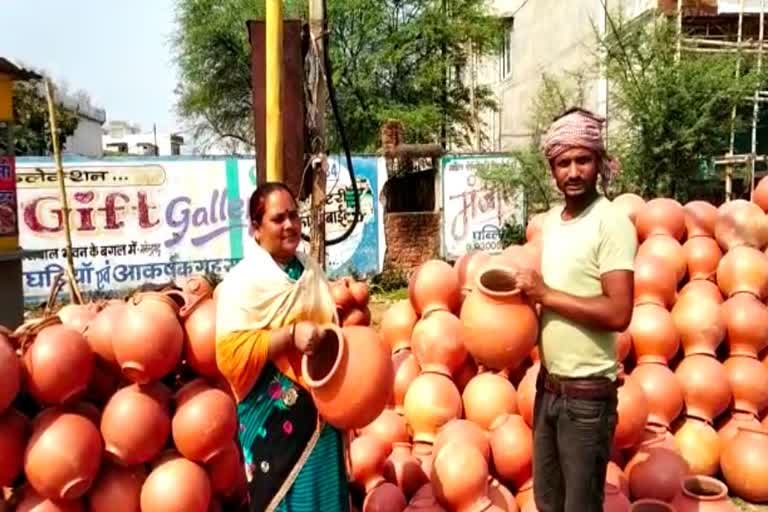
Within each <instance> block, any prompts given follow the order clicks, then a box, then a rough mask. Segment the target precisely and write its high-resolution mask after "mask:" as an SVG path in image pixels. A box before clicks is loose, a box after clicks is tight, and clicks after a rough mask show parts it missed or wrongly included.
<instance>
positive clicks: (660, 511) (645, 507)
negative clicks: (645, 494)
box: [629, 499, 677, 512]
mask: <svg viewBox="0 0 768 512" xmlns="http://www.w3.org/2000/svg"><path fill="white" fill-rule="evenodd" d="M629 512H677V510H675V508H674V507H673V506H672V505H670V504H669V503H666V502H664V501H661V500H653V499H644V500H637V501H635V502H633V503H632V505H630V506H629Z"/></svg>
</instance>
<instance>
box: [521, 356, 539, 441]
mask: <svg viewBox="0 0 768 512" xmlns="http://www.w3.org/2000/svg"><path fill="white" fill-rule="evenodd" d="M540 367H541V363H540V362H537V363H533V364H532V365H531V367H530V368H528V370H527V371H526V372H525V375H524V376H523V378H522V380H521V381H520V384H518V386H517V410H518V411H520V416H521V417H522V418H523V419H524V420H525V423H526V425H528V426H529V427H530V428H533V404H534V402H535V401H536V379H537V378H538V376H539V368H540Z"/></svg>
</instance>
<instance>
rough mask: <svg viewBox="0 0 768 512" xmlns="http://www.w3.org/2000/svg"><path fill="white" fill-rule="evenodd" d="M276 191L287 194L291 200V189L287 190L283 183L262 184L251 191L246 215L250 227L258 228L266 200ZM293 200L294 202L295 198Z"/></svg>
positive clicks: (270, 182) (262, 217)
mask: <svg viewBox="0 0 768 512" xmlns="http://www.w3.org/2000/svg"><path fill="white" fill-rule="evenodd" d="M278 190H283V191H285V192H287V193H288V195H289V196H291V197H292V198H293V192H291V189H289V188H288V186H287V185H286V184H285V183H281V182H279V181H268V182H266V183H262V184H261V185H259V186H258V187H256V190H254V191H253V194H251V199H250V201H249V202H248V215H249V217H250V218H251V225H252V226H259V225H260V224H261V221H262V220H263V219H264V212H265V210H266V208H267V206H266V205H267V198H268V197H269V195H270V194H272V192H277V191H278ZM293 200H294V202H295V201H296V199H295V198H294V199H293Z"/></svg>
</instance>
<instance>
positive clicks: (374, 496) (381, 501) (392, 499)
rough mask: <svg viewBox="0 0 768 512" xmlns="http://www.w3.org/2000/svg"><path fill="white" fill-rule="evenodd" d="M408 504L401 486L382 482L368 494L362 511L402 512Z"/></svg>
mask: <svg viewBox="0 0 768 512" xmlns="http://www.w3.org/2000/svg"><path fill="white" fill-rule="evenodd" d="M407 505H408V502H407V501H406V500H405V495H404V494H403V491H401V490H400V488H399V487H397V486H396V485H395V484H392V483H389V482H382V483H380V484H379V485H377V486H376V487H375V488H373V489H371V491H370V492H368V494H366V496H365V500H364V501H363V510H362V512H378V511H382V512H390V511H391V512H401V511H403V510H405V507H406V506H407Z"/></svg>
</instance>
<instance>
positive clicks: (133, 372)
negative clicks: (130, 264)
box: [112, 292, 184, 384]
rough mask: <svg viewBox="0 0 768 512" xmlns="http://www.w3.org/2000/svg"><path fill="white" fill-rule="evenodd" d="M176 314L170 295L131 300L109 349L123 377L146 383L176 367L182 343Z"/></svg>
mask: <svg viewBox="0 0 768 512" xmlns="http://www.w3.org/2000/svg"><path fill="white" fill-rule="evenodd" d="M178 312H179V306H178V304H177V303H176V302H174V300H173V299H172V298H171V295H170V294H169V293H160V292H147V293H141V294H138V295H135V296H134V297H132V298H131V300H130V303H129V306H128V308H126V309H125V311H123V313H122V314H121V315H120V316H119V317H118V322H117V323H116V324H115V325H114V327H113V329H114V331H113V336H112V348H113V349H114V351H115V358H116V359H117V362H118V364H119V365H120V368H121V370H122V372H123V375H125V376H126V377H127V378H128V379H130V380H131V381H133V382H136V383H139V384H146V383H147V382H150V381H153V380H159V379H161V378H162V377H164V376H166V375H167V374H168V373H170V372H171V370H173V369H174V368H175V367H176V365H177V364H178V362H179V359H180V357H181V351H182V345H183V341H184V330H183V329H182V327H181V324H180V323H179V319H178V317H177V314H178Z"/></svg>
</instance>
